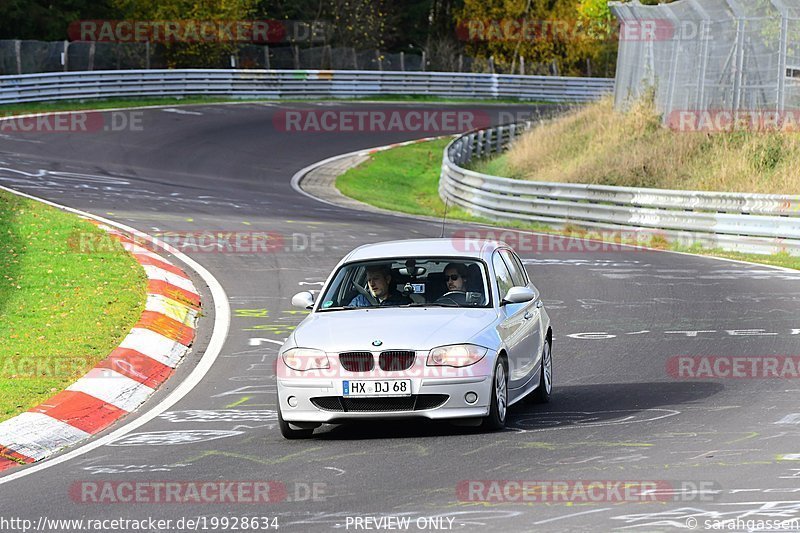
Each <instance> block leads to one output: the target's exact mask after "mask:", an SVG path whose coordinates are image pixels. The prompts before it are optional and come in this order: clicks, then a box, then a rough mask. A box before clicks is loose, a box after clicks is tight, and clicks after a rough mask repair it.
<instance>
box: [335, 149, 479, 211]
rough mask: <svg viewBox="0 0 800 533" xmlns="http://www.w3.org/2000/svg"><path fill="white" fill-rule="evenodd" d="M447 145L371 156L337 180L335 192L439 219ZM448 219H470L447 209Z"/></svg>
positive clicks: (376, 205)
mask: <svg viewBox="0 0 800 533" xmlns="http://www.w3.org/2000/svg"><path fill="white" fill-rule="evenodd" d="M449 142H450V139H438V140H435V141H431V142H426V143H420V144H412V145H409V146H405V147H401V148H395V149H393V150H388V151H385V152H379V153H377V154H373V156H372V157H371V158H370V160H369V161H367V162H366V163H364V164H362V165H359V166H358V167H356V168H353V169H350V170H349V171H347V172H346V173H345V174H343V175H342V176H339V178H338V179H337V180H336V188H338V189H339V190H340V191H341V192H342V194H344V195H345V196H349V197H351V198H355V199H356V200H359V201H362V202H364V203H367V204H370V205H374V206H375V207H381V208H383V209H392V210H396V211H402V212H403V213H411V214H414V215H430V216H441V215H442V214H443V213H444V207H445V206H444V202H442V200H441V199H440V198H439V193H438V187H439V182H438V175H439V171H440V169H441V165H442V150H444V147H445V146H447V143H449ZM432 177H434V178H435V179H432ZM451 215H458V216H459V217H470V215H469V214H468V213H466V212H465V211H463V210H459V209H457V208H454V209H448V216H451ZM466 219H467V220H474V217H472V218H466Z"/></svg>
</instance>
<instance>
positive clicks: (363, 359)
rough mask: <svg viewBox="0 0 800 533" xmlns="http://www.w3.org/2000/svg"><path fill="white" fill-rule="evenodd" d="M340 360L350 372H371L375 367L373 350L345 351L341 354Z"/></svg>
mask: <svg viewBox="0 0 800 533" xmlns="http://www.w3.org/2000/svg"><path fill="white" fill-rule="evenodd" d="M339 362H340V363H342V367H343V368H344V369H345V370H347V371H348V372H369V371H370V370H372V369H373V368H374V367H375V358H374V357H373V356H372V352H343V353H340V354H339Z"/></svg>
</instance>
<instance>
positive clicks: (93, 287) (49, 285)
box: [0, 191, 147, 420]
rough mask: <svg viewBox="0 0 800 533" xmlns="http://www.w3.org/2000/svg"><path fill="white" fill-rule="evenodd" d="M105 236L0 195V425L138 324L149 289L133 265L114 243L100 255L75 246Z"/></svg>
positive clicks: (50, 211) (89, 226)
mask: <svg viewBox="0 0 800 533" xmlns="http://www.w3.org/2000/svg"><path fill="white" fill-rule="evenodd" d="M105 235H106V234H105V232H103V231H102V230H99V229H97V228H96V227H95V226H94V225H92V224H90V223H89V222H87V221H85V220H82V219H80V218H78V217H76V216H74V215H71V214H68V213H64V212H62V211H60V210H58V209H55V208H52V207H49V206H46V205H44V204H41V203H39V202H35V201H32V200H27V199H24V198H20V197H18V196H16V195H13V194H10V193H6V192H4V191H0V420H5V419H8V418H11V417H13V416H15V415H17V414H19V413H21V412H23V411H26V410H28V409H30V408H31V407H33V406H35V405H37V404H38V403H40V402H41V401H43V400H45V399H47V398H48V397H50V396H52V395H53V394H54V393H56V392H58V391H61V390H63V389H64V388H66V387H67V386H69V385H70V384H71V383H73V382H74V381H75V380H76V379H77V378H79V377H80V376H82V375H83V374H85V373H86V372H87V371H88V370H89V369H90V368H92V367H93V366H95V364H96V363H97V362H98V361H100V360H101V359H104V358H105V357H106V356H108V354H109V353H110V352H111V351H112V350H113V349H114V348H116V347H117V346H118V345H119V343H120V342H121V341H122V339H123V338H124V337H125V336H126V335H127V334H128V332H129V331H130V329H131V327H132V326H133V325H134V324H135V323H136V321H137V320H138V319H139V317H140V315H141V313H142V311H143V310H144V302H145V298H146V287H147V283H146V280H147V278H146V277H145V274H144V271H143V270H142V268H141V266H140V265H139V263H137V262H136V260H135V259H134V258H133V257H132V256H131V255H130V254H128V253H127V252H125V251H124V250H123V248H122V246H120V245H119V244H118V243H116V242H115V243H114V246H115V249H114V251H111V252H108V253H102V254H98V253H79V249H78V248H77V246H76V242H80V238H81V236H84V238H87V236H88V238H89V239H92V238H93V237H92V236H96V237H95V238H101V237H103V236H105ZM107 240H108V239H107V238H106V239H103V240H102V241H101V242H104V243H105V242H107Z"/></svg>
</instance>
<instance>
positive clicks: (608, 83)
mask: <svg viewBox="0 0 800 533" xmlns="http://www.w3.org/2000/svg"><path fill="white" fill-rule="evenodd" d="M613 90H614V80H613V79H606V78H565V77H549V76H514V75H506V74H469V73H452V72H385V71H357V70H347V71H345V70H334V71H326V70H197V69H182V70H109V71H92V72H64V73H47V74H24V75H21V76H0V104H11V103H21V102H41V101H51V100H76V99H81V100H82V99H92V98H110V97H137V96H138V97H141V96H148V97H149V96H197V95H203V96H225V97H232V98H270V99H280V98H359V97H365V96H380V95H415V96H418V95H428V96H440V97H445V98H481V99H502V98H513V99H523V100H538V101H550V102H586V101H591V100H596V99H598V98H600V97H601V96H603V95H605V94H608V93H611V92H613Z"/></svg>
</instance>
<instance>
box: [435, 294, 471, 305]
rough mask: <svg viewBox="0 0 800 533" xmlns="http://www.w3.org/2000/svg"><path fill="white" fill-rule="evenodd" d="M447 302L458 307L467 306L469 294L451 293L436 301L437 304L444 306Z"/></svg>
mask: <svg viewBox="0 0 800 533" xmlns="http://www.w3.org/2000/svg"><path fill="white" fill-rule="evenodd" d="M447 301H450V302H453V303H454V304H456V305H458V306H461V305H466V303H467V293H466V292H462V291H450V292H446V293H444V294H443V295H441V296H439V298H437V299H436V303H437V304H443V303H446V302H447Z"/></svg>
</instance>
